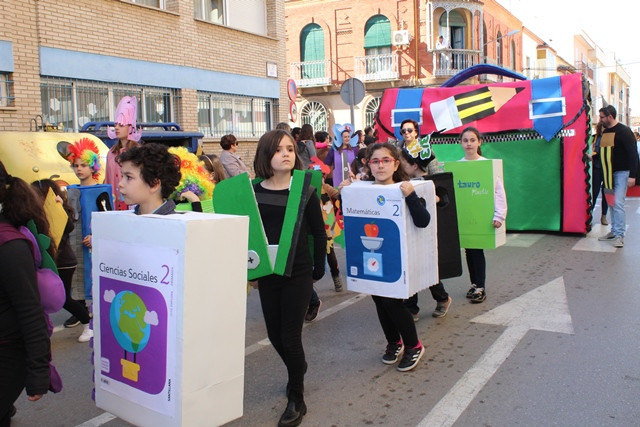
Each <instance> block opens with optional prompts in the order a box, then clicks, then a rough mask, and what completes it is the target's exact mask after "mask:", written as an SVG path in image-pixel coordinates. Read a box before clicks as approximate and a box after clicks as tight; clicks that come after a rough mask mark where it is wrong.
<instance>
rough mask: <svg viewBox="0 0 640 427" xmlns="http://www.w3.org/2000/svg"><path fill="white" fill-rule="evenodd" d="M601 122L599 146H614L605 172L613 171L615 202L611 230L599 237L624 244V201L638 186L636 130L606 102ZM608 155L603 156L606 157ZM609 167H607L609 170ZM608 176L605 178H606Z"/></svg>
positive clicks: (602, 109) (615, 243)
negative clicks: (629, 191)
mask: <svg viewBox="0 0 640 427" xmlns="http://www.w3.org/2000/svg"><path fill="white" fill-rule="evenodd" d="M599 113H600V123H602V124H603V125H604V128H605V129H604V131H603V132H602V139H601V141H600V147H601V149H602V150H604V149H606V147H611V150H610V153H611V156H610V161H609V162H607V163H608V164H607V168H606V169H605V164H604V163H605V162H603V169H604V173H605V175H606V174H611V175H612V178H613V192H614V197H615V202H614V204H613V206H612V207H613V209H612V213H611V231H610V232H609V233H607V234H605V235H604V236H602V237H600V238H599V239H598V240H607V241H611V242H613V246H615V247H616V248H621V247H623V246H624V232H625V228H626V221H625V211H624V202H625V198H626V194H627V188H628V187H631V186H633V185H635V176H636V170H637V168H638V153H637V151H636V139H635V138H634V136H633V132H631V129H629V128H628V127H627V126H625V125H623V124H622V123H619V122H618V120H616V109H615V107H613V106H612V105H607V106H606V107H603V108H601V109H600V111H599ZM606 157H607V156H605V157H603V159H605V158H606ZM609 167H610V170H607V169H609ZM605 179H606V178H605Z"/></svg>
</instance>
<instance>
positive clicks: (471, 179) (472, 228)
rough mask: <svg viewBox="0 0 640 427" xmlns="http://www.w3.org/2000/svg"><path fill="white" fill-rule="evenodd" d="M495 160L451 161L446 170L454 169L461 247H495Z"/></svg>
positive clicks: (447, 163) (452, 170) (446, 164)
mask: <svg viewBox="0 0 640 427" xmlns="http://www.w3.org/2000/svg"><path fill="white" fill-rule="evenodd" d="M493 163H494V162H491V161H488V160H481V161H477V162H459V161H448V162H445V164H444V170H445V171H446V172H452V173H453V184H454V189H455V193H456V211H457V212H458V232H459V234H460V247H461V248H476V249H494V248H495V247H496V229H495V228H494V227H493V225H492V222H491V220H492V219H493V212H494V209H493V206H494V192H493V188H494V180H495V178H494V164H493Z"/></svg>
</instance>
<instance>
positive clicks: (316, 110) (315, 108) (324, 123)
mask: <svg viewBox="0 0 640 427" xmlns="http://www.w3.org/2000/svg"><path fill="white" fill-rule="evenodd" d="M300 117H301V120H302V124H303V125H306V124H310V125H311V126H312V127H313V130H314V131H315V132H318V131H325V132H328V131H329V117H328V114H327V109H326V108H325V107H324V105H322V104H321V103H319V102H316V101H311V102H307V103H306V104H305V105H304V107H302V111H301V113H300Z"/></svg>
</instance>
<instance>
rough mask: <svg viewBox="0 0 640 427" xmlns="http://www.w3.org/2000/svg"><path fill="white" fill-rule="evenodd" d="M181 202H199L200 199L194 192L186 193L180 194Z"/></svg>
mask: <svg viewBox="0 0 640 427" xmlns="http://www.w3.org/2000/svg"><path fill="white" fill-rule="evenodd" d="M180 200H188V201H189V202H191V203H193V202H199V201H200V198H199V197H198V196H196V193H194V192H193V191H184V192H182V193H180Z"/></svg>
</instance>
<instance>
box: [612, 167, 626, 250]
mask: <svg viewBox="0 0 640 427" xmlns="http://www.w3.org/2000/svg"><path fill="white" fill-rule="evenodd" d="M628 180H629V171H618V172H614V173H613V192H614V193H615V198H616V202H615V204H614V205H613V213H612V214H611V232H612V233H613V235H614V236H615V237H624V232H625V228H626V218H625V212H624V201H625V198H626V196H627V181H628Z"/></svg>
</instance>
